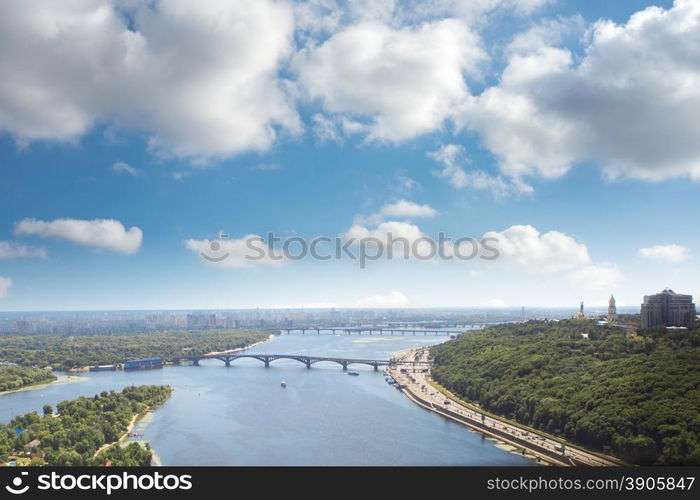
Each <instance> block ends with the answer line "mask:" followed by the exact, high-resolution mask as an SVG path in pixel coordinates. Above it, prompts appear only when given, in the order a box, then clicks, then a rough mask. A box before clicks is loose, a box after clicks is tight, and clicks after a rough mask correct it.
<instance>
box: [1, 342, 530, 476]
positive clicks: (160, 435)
mask: <svg viewBox="0 0 700 500" xmlns="http://www.w3.org/2000/svg"><path fill="white" fill-rule="evenodd" d="M444 340H445V337H430V336H428V337H423V336H416V337H413V336H406V337H398V336H395V337H391V336H384V337H380V336H377V335H376V334H375V335H374V336H368V335H366V334H364V335H362V336H361V337H358V336H357V335H352V336H349V335H347V334H338V335H331V334H327V333H326V334H321V335H317V334H315V333H313V334H309V333H307V334H306V335H302V334H300V333H298V332H292V334H291V335H287V334H284V335H281V336H276V337H274V338H273V339H272V340H270V341H269V342H266V343H264V344H261V345H258V346H256V347H254V348H252V349H251V351H250V352H253V351H255V352H264V353H275V354H285V353H288V354H312V355H317V356H327V357H347V358H365V359H388V358H389V357H390V356H391V355H392V354H394V353H396V352H398V351H401V350H403V349H407V348H409V347H414V346H425V345H431V344H435V343H436V342H441V341H444ZM349 369H350V370H352V371H356V372H359V374H360V375H359V376H357V377H353V376H348V375H347V374H346V373H344V372H343V371H342V368H341V367H340V365H338V364H335V363H319V364H315V365H312V368H311V369H310V370H307V369H306V367H305V366H304V365H303V364H301V363H299V362H298V361H293V360H277V361H273V362H272V363H271V365H270V367H269V368H265V367H264V365H263V364H262V363H261V362H260V361H257V360H246V359H240V360H237V361H234V362H233V363H232V365H231V367H228V368H227V367H226V366H225V365H224V363H223V362H221V361H218V360H207V361H203V362H202V363H201V366H185V365H183V366H168V367H165V368H164V369H162V370H151V371H140V372H122V371H117V372H101V373H84V374H82V373H81V374H80V376H81V377H82V380H81V381H78V382H69V383H55V384H51V385H49V386H47V387H45V388H42V389H36V390H28V391H22V392H15V393H11V394H5V395H2V396H0V422H8V421H9V420H10V418H11V417H12V416H13V415H17V414H21V413H25V412H29V411H34V410H36V411H39V412H41V407H42V406H43V405H44V404H47V403H48V404H52V405H55V404H56V403H58V402H60V401H63V400H66V399H74V398H76V397H78V396H82V395H88V396H90V395H94V394H96V393H99V392H101V391H103V390H109V389H115V390H121V389H122V388H123V387H125V386H127V385H132V384H133V385H140V384H170V385H171V386H173V387H174V388H175V391H174V392H173V395H172V397H171V398H170V399H169V400H168V401H167V402H166V403H165V404H164V405H162V406H161V407H159V408H158V409H157V410H156V411H155V412H154V413H153V416H152V418H151V419H145V420H144V421H142V422H141V423H140V424H139V425H138V426H137V428H136V430H135V433H138V434H143V437H142V439H145V440H147V441H149V442H150V443H151V446H152V448H153V450H154V451H155V453H156V454H157V456H158V459H159V461H160V462H161V463H162V464H163V465H534V464H535V462H534V461H533V460H530V459H528V458H524V457H521V456H519V455H517V454H514V453H511V452H509V451H506V450H505V449H503V448H502V447H500V446H499V445H498V444H497V443H496V442H495V441H493V440H490V439H486V438H484V437H483V436H482V435H481V434H478V433H476V432H472V431H469V430H468V429H467V428H465V427H464V426H462V425H459V424H456V423H453V422H451V421H449V420H447V419H445V418H443V417H441V416H439V415H437V414H435V413H432V412H429V411H426V410H424V409H423V408H420V407H419V406H417V405H416V404H414V403H413V402H411V401H410V400H409V399H408V398H406V397H405V396H404V395H403V394H402V393H401V392H400V391H398V390H396V389H394V388H393V387H392V386H390V385H388V384H387V383H386V381H385V380H384V376H383V374H382V372H381V371H380V372H374V371H373V369H372V368H371V367H369V366H364V365H351V366H350V368H349ZM283 380H284V381H286V383H287V387H286V388H283V387H281V384H280V382H281V381H283Z"/></svg>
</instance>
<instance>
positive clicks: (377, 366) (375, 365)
mask: <svg viewBox="0 0 700 500" xmlns="http://www.w3.org/2000/svg"><path fill="white" fill-rule="evenodd" d="M372 366H374V371H375V372H376V371H379V365H378V364H376V363H375V364H374V365H372Z"/></svg>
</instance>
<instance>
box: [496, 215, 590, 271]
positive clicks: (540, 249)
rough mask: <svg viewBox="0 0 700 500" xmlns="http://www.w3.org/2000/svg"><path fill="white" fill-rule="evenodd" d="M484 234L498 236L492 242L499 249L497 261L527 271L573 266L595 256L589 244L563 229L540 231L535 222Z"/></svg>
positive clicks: (581, 264)
mask: <svg viewBox="0 0 700 500" xmlns="http://www.w3.org/2000/svg"><path fill="white" fill-rule="evenodd" d="M484 238H496V240H497V241H495V242H490V243H489V246H491V247H496V248H497V249H498V251H499V257H498V260H497V261H503V262H506V263H510V264H515V265H517V266H520V267H523V268H524V270H526V271H533V272H537V271H543V272H554V271H560V270H563V269H573V268H577V267H580V266H583V265H586V264H588V263H589V262H590V260H591V259H590V256H589V254H588V248H586V245H584V244H583V243H579V242H577V241H576V240H575V239H574V238H572V237H571V236H569V235H567V234H565V233H562V232H559V231H548V232H546V233H542V234H540V232H539V231H538V230H537V229H535V228H534V227H533V226H529V225H515V226H511V227H509V228H508V229H506V230H504V231H500V232H498V231H489V232H487V233H486V234H484Z"/></svg>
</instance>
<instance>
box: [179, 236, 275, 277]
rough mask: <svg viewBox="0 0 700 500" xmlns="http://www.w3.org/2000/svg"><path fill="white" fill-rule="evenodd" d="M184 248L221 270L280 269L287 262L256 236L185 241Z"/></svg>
mask: <svg viewBox="0 0 700 500" xmlns="http://www.w3.org/2000/svg"><path fill="white" fill-rule="evenodd" d="M185 247H186V248H187V249H188V250H192V251H193V252H196V253H197V254H198V255H199V256H200V257H201V259H202V260H203V261H204V262H206V263H208V264H211V265H214V266H217V267H221V268H223V269H238V268H251V267H259V266H270V267H280V266H283V265H284V264H286V263H287V262H288V259H286V258H285V257H284V256H283V255H282V252H274V249H273V251H272V252H271V251H270V248H269V247H268V246H267V244H266V243H265V241H264V240H263V238H262V237H261V236H258V235H257V234H247V235H245V236H243V237H241V238H238V239H218V240H208V239H203V240H196V239H192V238H190V239H188V240H185Z"/></svg>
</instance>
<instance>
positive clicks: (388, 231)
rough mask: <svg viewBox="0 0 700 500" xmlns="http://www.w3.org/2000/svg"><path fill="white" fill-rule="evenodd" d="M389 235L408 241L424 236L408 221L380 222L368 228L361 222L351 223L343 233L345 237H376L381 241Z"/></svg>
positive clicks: (385, 240) (411, 241)
mask: <svg viewBox="0 0 700 500" xmlns="http://www.w3.org/2000/svg"><path fill="white" fill-rule="evenodd" d="M389 235H391V237H392V238H393V239H394V240H395V239H397V238H405V239H406V240H408V242H409V243H413V242H414V241H416V240H418V239H420V238H423V237H425V234H423V233H422V232H421V230H420V228H419V227H418V226H416V225H415V224H411V223H410V222H400V221H386V222H381V223H380V224H378V225H377V226H376V227H375V228H368V227H366V226H364V225H362V224H353V225H352V227H351V228H350V229H348V231H347V232H346V233H345V234H344V235H343V237H344V238H345V239H351V238H354V239H356V240H361V239H368V238H376V239H378V240H380V241H382V242H387V241H388V238H389Z"/></svg>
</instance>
